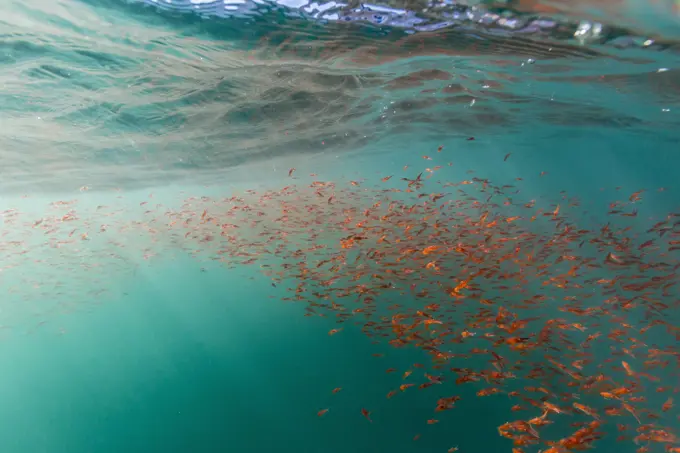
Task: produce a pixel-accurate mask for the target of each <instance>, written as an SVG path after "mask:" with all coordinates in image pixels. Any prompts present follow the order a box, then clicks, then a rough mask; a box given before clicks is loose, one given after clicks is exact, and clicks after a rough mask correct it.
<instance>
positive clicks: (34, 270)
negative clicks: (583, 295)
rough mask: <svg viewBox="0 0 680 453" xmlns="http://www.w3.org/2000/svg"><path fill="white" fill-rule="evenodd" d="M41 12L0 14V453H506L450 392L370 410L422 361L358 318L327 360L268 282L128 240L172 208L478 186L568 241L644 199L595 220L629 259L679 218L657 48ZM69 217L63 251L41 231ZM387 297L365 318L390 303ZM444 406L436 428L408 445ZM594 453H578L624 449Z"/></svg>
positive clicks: (174, 247) (29, 8) (480, 401)
mask: <svg viewBox="0 0 680 453" xmlns="http://www.w3.org/2000/svg"><path fill="white" fill-rule="evenodd" d="M43 3H44V2H37V1H30V2H18V1H13V2H10V3H8V4H7V5H4V6H0V13H3V14H4V16H3V17H0V45H1V47H0V211H2V216H1V217H0V370H1V372H0V453H5V452H7V453H42V452H45V453H114V452H116V453H118V452H130V453H136V452H140V453H141V452H145V453H156V452H159V453H160V452H165V453H174V452H178V453H179V452H198V453H213V452H215V453H217V452H230V453H231V452H234V453H263V452H270V451H277V452H280V453H288V452H290V453H293V452H295V453H308V452H309V453H317V452H318V453H322V452H323V453H332V452H356V453H364V452H365V453H369V452H370V453H383V452H385V453H387V452H390V453H402V452H403V453H419V452H442V453H443V452H446V451H447V450H448V449H450V448H452V447H456V446H458V447H459V450H458V451H459V452H460V453H496V452H506V451H510V449H511V445H510V444H511V442H509V441H508V440H507V439H504V438H502V437H501V436H499V435H498V431H497V427H498V426H499V425H501V424H502V423H504V422H507V421H510V417H514V415H513V414H512V413H511V412H510V411H509V410H510V407H511V406H512V405H513V404H515V403H514V402H511V400H510V399H509V398H508V397H507V396H506V395H495V396H490V397H485V398H478V397H477V396H476V395H475V393H476V392H477V391H478V390H479V389H480V388H482V387H485V386H487V385H486V384H485V383H483V382H482V383H479V385H470V384H468V385H466V386H457V385H456V384H455V383H454V382H453V379H450V378H449V379H447V380H446V381H445V382H444V383H443V384H442V385H434V386H432V387H429V388H427V389H423V390H415V389H411V390H413V391H405V392H399V393H398V394H397V395H396V396H395V397H393V398H389V399H388V398H386V395H387V394H388V392H390V391H392V390H394V389H396V388H398V387H399V385H400V384H402V383H403V382H405V381H404V379H402V375H403V373H404V372H405V371H406V370H414V373H413V375H412V377H411V379H413V382H415V383H422V382H424V377H423V374H424V373H426V372H429V373H438V371H436V370H434V369H433V368H432V366H433V364H432V361H431V358H430V357H429V356H428V355H426V354H425V353H424V352H423V351H420V350H417V349H415V348H402V349H396V348H392V347H390V346H389V345H388V344H386V342H385V341H382V340H383V339H382V338H379V337H376V336H374V337H368V336H366V335H365V334H364V332H362V327H363V323H364V322H365V320H364V318H362V317H361V316H357V317H355V318H353V319H352V321H350V322H347V323H344V324H343V330H342V331H341V332H340V333H338V334H336V335H333V336H330V335H328V332H329V330H331V329H333V328H337V327H338V324H337V323H336V319H334V316H333V313H332V312H329V313H328V316H327V317H321V316H305V313H306V311H305V308H306V306H307V305H306V304H305V303H300V302H294V301H286V300H283V299H284V298H289V297H290V296H291V290H292V291H294V289H295V286H296V285H297V284H298V281H296V280H295V279H294V278H291V277H289V276H288V277H286V278H284V279H283V280H281V281H277V284H276V286H273V285H272V281H273V280H272V278H271V277H269V276H267V275H264V274H263V272H262V270H263V269H262V268H260V267H259V262H258V263H256V264H253V265H249V266H245V265H236V264H234V262H233V261H229V260H227V261H226V262H220V261H217V260H215V259H213V258H215V256H216V252H215V250H214V249H209V248H208V249H207V250H208V251H207V252H200V250H202V249H203V247H204V246H203V245H202V243H200V242H198V241H194V242H190V241H189V242H186V243H185V242H181V241H176V240H173V239H176V238H174V237H172V236H171V235H170V234H167V231H161V232H160V233H157V234H156V233H154V234H149V230H150V229H154V228H156V229H158V230H162V228H160V227H159V225H163V224H165V223H167V220H168V217H167V211H168V210H177V209H180V207H181V205H182V203H183V202H184V201H185V200H186V199H188V198H190V197H198V198H200V197H201V196H208V197H214V198H229V197H231V196H234V195H244V193H245V191H246V190H248V189H253V190H255V191H257V192H258V193H262V192H264V191H265V190H274V191H280V190H281V189H282V188H283V187H285V186H289V185H292V184H295V185H297V186H298V187H307V186H308V185H309V184H310V183H311V181H313V180H321V181H332V182H336V183H337V184H338V186H340V185H342V184H346V183H347V181H349V180H353V181H362V183H363V181H364V180H366V181H368V182H367V183H366V184H365V185H364V186H362V187H361V188H357V189H353V190H356V191H357V193H360V191H362V190H375V191H376V193H375V195H374V196H375V197H376V198H377V197H379V196H385V193H388V192H380V195H378V191H379V190H383V189H382V188H384V189H390V188H395V187H399V188H402V189H403V186H404V184H403V182H402V181H401V180H400V178H402V177H408V178H414V177H415V176H416V175H417V174H418V173H419V172H422V171H426V170H425V169H426V168H430V169H431V168H434V167H435V166H441V167H442V168H441V169H437V170H436V172H435V173H434V176H432V178H431V179H430V180H428V182H427V186H426V192H428V193H430V192H434V191H437V190H440V189H439V188H440V187H441V186H440V184H441V183H446V182H459V181H462V180H469V179H471V178H473V177H479V178H488V179H489V180H491V181H493V182H494V183H495V184H497V185H505V184H508V185H510V184H511V185H514V186H516V187H515V188H513V189H512V190H513V191H514V190H519V191H520V192H519V193H517V194H515V193H513V194H512V195H510V198H514V199H517V200H522V201H523V202H528V201H530V200H538V202H539V203H544V204H545V205H551V204H552V205H553V206H554V205H555V204H558V203H562V209H563V212H565V213H566V214H565V215H568V216H569V218H570V219H573V220H575V221H577V222H579V224H580V225H581V227H582V228H591V229H599V228H601V227H602V226H603V225H604V224H605V223H606V222H608V221H610V220H611V219H612V217H611V216H608V215H607V212H608V211H609V210H611V208H610V204H611V203H613V202H615V201H621V200H624V201H625V200H628V198H629V197H630V195H631V194H632V193H634V192H636V191H638V190H642V189H644V190H645V192H644V196H643V200H642V201H641V202H640V203H638V204H636V205H635V207H636V208H637V209H638V216H637V217H636V218H630V219H624V220H622V219H619V218H615V219H614V220H611V221H612V222H614V223H615V224H616V225H618V226H621V227H623V226H630V227H631V231H632V232H631V236H634V237H635V236H639V237H642V236H643V235H644V233H645V231H646V230H647V229H648V228H649V227H650V226H651V225H653V224H654V223H656V222H658V221H660V220H664V219H665V218H666V216H667V215H668V213H670V212H677V211H678V207H679V203H678V201H679V200H680V195H679V194H680V183H679V182H678V177H677V174H678V170H677V169H678V168H680V153H679V152H678V143H679V142H680V133H678V131H679V130H680V129H679V128H678V126H679V125H680V122H679V121H678V112H680V96H679V94H678V93H680V85H678V82H677V80H678V79H677V74H678V69H677V68H678V63H679V62H680V60H679V59H678V56H677V51H676V50H675V49H674V48H670V49H665V50H664V51H656V50H655V51H645V50H643V49H640V48H634V49H621V48H616V47H606V46H598V45H592V46H579V45H577V43H575V42H573V41H569V42H568V43H566V44H565V43H564V42H553V41H550V40H547V39H536V40H534V41H531V40H529V41H525V40H523V38H522V39H519V38H513V37H507V38H503V39H501V38H497V39H496V38H493V39H492V38H490V37H489V36H486V35H483V34H482V35H480V36H481V37H479V36H474V37H470V36H468V35H467V34H465V33H463V32H460V31H458V30H454V31H447V32H446V33H444V32H443V33H442V34H441V36H440V35H437V36H436V37H434V38H433V37H430V38H428V39H431V40H433V41H437V40H438V41H437V42H438V43H440V44H438V47H437V48H436V50H432V51H430V49H431V48H433V47H432V46H430V47H428V46H425V45H424V44H423V45H421V44H422V43H421V42H420V41H418V40H419V39H420V38H417V37H415V36H410V35H406V34H405V33H402V32H396V31H394V30H385V29H378V30H376V29H365V28H361V27H357V28H343V27H342V26H338V25H337V24H336V25H332V26H330V25H329V26H328V27H325V26H323V24H322V25H320V24H309V23H306V22H304V21H297V20H288V19H287V20H284V19H283V18H281V17H279V15H278V13H277V12H276V11H274V12H271V11H270V12H269V13H267V14H268V15H264V16H263V18H260V19H258V18H253V19H249V20H247V21H245V22H238V21H233V22H229V21H226V20H223V19H219V20H218V19H214V20H212V19H198V18H196V17H185V16H182V15H180V14H172V13H163V14H161V13H158V12H157V11H154V10H149V9H146V8H142V7H140V6H139V5H128V4H126V3H122V2H120V3H119V2H105V1H101V2H94V1H90V2H77V1H67V0H62V1H56V2H52V3H49V4H47V3H44V4H43ZM671 25H672V24H671ZM671 25H668V24H666V25H665V26H669V27H670V26H671ZM479 33H482V32H481V31H480V32H479ZM473 35H474V33H473ZM527 39H528V38H527ZM428 42H429V41H428ZM470 42H474V43H477V42H478V43H480V44H479V45H477V44H474V46H473V45H471V44H470ZM671 47H672V46H671ZM530 60H531V61H530ZM661 68H667V69H668V70H667V71H659V69H661ZM473 137H474V140H470V138H473ZM440 145H444V149H443V150H442V152H440V153H439V152H437V148H438V147H439V146H440ZM508 153H510V154H511V155H510V157H509V158H507V160H504V159H505V157H506V155H507V154H508ZM423 156H429V157H430V158H431V159H432V160H425V159H423ZM404 166H408V168H407V169H404ZM293 167H294V168H296V170H295V176H296V177H297V178H299V179H295V180H293V179H291V178H290V177H288V172H289V169H291V168H293ZM310 174H315V175H316V176H310ZM389 175H394V178H393V179H392V180H390V182H389V183H386V184H383V185H382V186H380V189H373V188H372V187H373V183H379V181H380V179H381V178H383V177H386V176H389ZM518 178H522V180H521V181H519V180H518ZM368 187H371V188H370V189H368ZM660 188H663V189H664V190H662V191H660V190H659V189H660ZM456 189H457V188H454V189H450V193H451V197H452V198H454V199H455V197H460V198H462V197H463V196H462V195H460V193H459V192H456ZM508 192H510V189H508ZM371 193H372V192H371ZM388 196H393V197H395V198H399V197H402V198H406V197H408V196H407V195H404V194H400V195H396V194H389V193H388ZM338 197H348V198H349V195H348V192H347V191H344V192H341V191H340V189H338ZM565 197H566V198H565ZM571 198H575V199H578V200H580V205H579V206H569V201H568V200H569V199H571ZM57 200H62V201H74V204H72V205H69V206H67V207H57V208H55V207H50V203H52V202H55V201H57ZM565 200H566V201H565ZM343 201H344V199H343ZM364 201H365V200H364ZM102 206H103V207H102ZM508 209H509V212H508V215H512V214H513V211H512V209H514V208H508ZM12 210H16V211H12ZM70 210H74V212H75V213H76V214H77V215H78V219H77V220H74V221H73V232H72V233H71V234H70V235H69V231H70V230H71V227H69V226H67V225H70V224H68V223H64V221H63V220H54V219H60V218H62V216H65V215H67V213H68V212H69V211H70ZM197 215H198V216H200V212H198V214H197ZM48 218H50V219H51V220H49V221H47V220H46V219H48ZM43 220H45V222H44V223H40V222H42V221H43ZM60 222H61V223H60ZM48 223H49V224H51V223H55V224H57V225H58V226H59V231H58V232H54V231H52V230H51V229H50V228H49V227H47V226H45V225H46V224H48ZM537 223H538V222H537ZM242 227H243V228H242V230H241V232H240V233H239V234H243V235H246V236H247V235H248V234H250V231H249V229H248V227H247V226H246V225H243V226H242ZM319 228H321V227H319ZM536 228H537V230H538V229H539V227H538V226H537V227H536ZM311 232H313V228H312V227H309V233H311ZM86 233H87V235H88V236H87V237H86V238H84V237H83V236H82V235H83V234H86ZM164 233H166V234H164ZM324 239H325V236H323V234H321V239H319V240H318V241H319V243H321V242H323V240H324ZM253 240H254V241H255V240H257V241H264V242H265V243H266V245H267V246H271V247H272V248H273V247H275V246H276V244H271V243H267V240H266V239H262V238H256V239H253ZM59 241H65V242H61V243H60V242H59ZM328 243H333V244H334V242H333V241H330V240H328ZM277 259H278V261H277ZM277 259H273V258H272V259H271V261H270V264H272V265H273V266H274V267H276V266H277V265H282V264H283V262H284V260H283V259H280V257H279V258H277ZM310 259H311V258H310ZM669 259H670V260H676V261H674V262H677V255H671V258H669ZM277 271H278V269H274V272H277ZM330 277H332V275H329V278H330ZM393 294H396V293H389V295H388V296H385V297H386V298H387V297H389V298H394V300H386V301H384V302H385V303H386V305H387V304H391V303H403V304H404V305H409V304H412V303H413V299H412V298H411V297H410V296H409V295H404V296H402V297H401V298H399V296H394V295H393ZM669 299H670V298H669ZM668 319H669V322H674V323H675V325H677V322H676V320H677V307H675V308H674V309H672V310H669V314H668ZM653 335H657V334H656V333H653V334H650V336H649V337H647V338H648V339H651V340H654V341H655V342H656V341H657V340H658V341H666V340H667V337H662V335H661V334H658V335H659V336H658V337H654V336H653ZM661 338H663V340H660V339H661ZM651 343H652V341H650V344H651ZM608 353H609V352H608V351H607V350H606V349H602V350H597V354H598V356H597V358H598V360H604V359H605V358H607V357H608V355H607V354H608ZM375 354H380V355H382V356H380V357H376V356H374V355H375ZM480 360H481V359H480ZM414 363H422V364H423V365H424V368H423V369H417V368H414V367H413V364H414ZM465 363H467V362H461V363H456V362H455V361H452V362H451V363H450V364H449V366H461V367H463V366H467V365H465ZM468 365H469V364H468ZM390 368H395V369H396V370H397V371H396V372H394V373H387V372H386V371H387V370H388V369H390ZM671 368H672V367H671ZM676 372H677V369H676ZM660 375H661V377H662V378H663V379H664V382H663V384H665V385H677V382H676V381H675V378H676V377H677V375H674V374H672V373H671V372H670V371H669V372H668V374H667V375H665V374H663V373H661V372H660ZM524 384H525V383H524V382H523V381H522V382H521V383H520V384H518V385H524ZM338 387H340V388H342V390H340V391H339V392H337V393H333V389H335V388H338ZM452 395H459V396H461V400H460V401H459V402H457V403H456V408H455V409H454V410H451V411H445V412H442V413H437V414H436V419H438V420H439V423H437V424H432V425H430V424H428V423H427V420H428V419H431V418H433V417H434V415H433V410H434V408H435V406H436V402H437V400H438V399H439V398H442V397H448V396H452ZM658 398H660V397H658V396H650V399H652V400H653V402H654V404H657V405H660V404H661V402H662V401H661V400H659V401H658V402H657V401H656V399H658ZM322 409H329V411H328V412H327V413H326V414H325V415H324V416H323V417H318V416H317V413H318V412H319V411H320V410H322ZM362 409H367V410H369V411H370V412H371V415H370V418H371V420H372V422H369V421H368V420H367V419H366V418H365V417H363V416H362V414H361V410H362ZM672 414H673V415H675V414H676V413H672ZM535 415H540V414H535ZM532 416H534V415H532ZM519 417H520V415H518V416H517V417H515V418H513V419H516V418H519ZM527 417H528V416H527ZM628 418H630V417H628ZM574 420H580V421H582V420H583V418H578V417H577V416H572V415H568V416H564V417H562V418H560V419H559V421H556V423H555V426H553V427H550V428H549V429H548V430H546V431H545V432H546V433H552V434H555V436H559V435H560V434H564V433H568V432H570V431H569V430H568V429H567V428H569V426H568V425H569V423H571V422H572V421H574ZM622 420H623V417H622ZM625 421H626V422H627V423H629V422H630V420H629V419H626V420H625ZM664 421H666V422H668V423H667V424H668V425H672V424H674V426H675V427H676V428H677V425H678V422H677V419H676V418H672V417H670V416H669V418H667V419H664ZM612 428H614V423H610V426H609V427H608V428H607V429H612ZM416 435H420V438H419V439H418V440H414V437H415V436H416ZM615 437H616V435H615V434H614V435H610V436H609V437H608V438H607V439H606V440H604V441H602V442H600V443H598V444H597V448H596V450H594V451H597V452H598V453H619V452H633V451H635V448H636V446H635V445H633V444H632V443H631V442H627V443H617V442H615V441H614V438H615ZM532 448H533V449H530V448H527V449H526V451H527V452H537V451H538V450H539V448H538V447H532ZM542 448H546V447H545V446H544V445H543V446H542ZM659 451H661V450H659Z"/></svg>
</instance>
